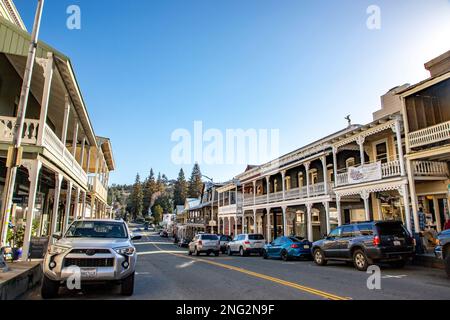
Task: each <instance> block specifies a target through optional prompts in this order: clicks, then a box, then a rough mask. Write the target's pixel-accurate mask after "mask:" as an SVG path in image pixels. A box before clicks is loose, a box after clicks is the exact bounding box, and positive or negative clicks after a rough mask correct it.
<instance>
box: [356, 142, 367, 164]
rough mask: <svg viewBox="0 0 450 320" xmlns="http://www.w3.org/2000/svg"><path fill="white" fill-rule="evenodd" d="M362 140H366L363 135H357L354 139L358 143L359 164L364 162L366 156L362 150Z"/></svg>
mask: <svg viewBox="0 0 450 320" xmlns="http://www.w3.org/2000/svg"><path fill="white" fill-rule="evenodd" d="M364 142H366V139H365V138H364V137H363V136H359V137H358V138H357V139H356V143H357V144H358V145H359V156H360V158H361V166H363V165H364V164H365V162H366V156H365V152H364Z"/></svg>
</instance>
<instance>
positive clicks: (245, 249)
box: [227, 234, 266, 257]
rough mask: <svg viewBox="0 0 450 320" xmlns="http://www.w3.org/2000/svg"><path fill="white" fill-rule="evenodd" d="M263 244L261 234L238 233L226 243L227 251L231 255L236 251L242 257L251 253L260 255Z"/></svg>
mask: <svg viewBox="0 0 450 320" xmlns="http://www.w3.org/2000/svg"><path fill="white" fill-rule="evenodd" d="M265 244H266V241H265V240H264V236H263V235H262V234H240V235H237V236H236V237H235V238H234V239H233V241H231V242H229V243H228V247H227V253H228V255H229V256H231V255H233V253H237V252H238V253H239V255H240V256H242V257H243V256H248V255H249V254H251V253H257V254H259V255H262V254H263V249H264V245H265Z"/></svg>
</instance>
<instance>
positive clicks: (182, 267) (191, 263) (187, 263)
mask: <svg viewBox="0 0 450 320" xmlns="http://www.w3.org/2000/svg"><path fill="white" fill-rule="evenodd" d="M194 263H195V261H189V262H185V263H182V264H180V265H178V266H176V268H177V269H184V268H187V267H190V266H192V265H193V264H194Z"/></svg>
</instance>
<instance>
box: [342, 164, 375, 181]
mask: <svg viewBox="0 0 450 320" xmlns="http://www.w3.org/2000/svg"><path fill="white" fill-rule="evenodd" d="M381 178H382V170H381V162H377V163H372V164H365V165H363V166H360V167H351V168H349V169H348V182H349V183H362V182H369V181H375V180H381Z"/></svg>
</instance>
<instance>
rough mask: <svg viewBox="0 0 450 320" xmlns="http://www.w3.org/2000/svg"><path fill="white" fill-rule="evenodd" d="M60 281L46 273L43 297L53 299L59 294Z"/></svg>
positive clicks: (42, 291)
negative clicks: (47, 275)
mask: <svg viewBox="0 0 450 320" xmlns="http://www.w3.org/2000/svg"><path fill="white" fill-rule="evenodd" d="M58 291H59V281H54V280H51V279H49V278H47V277H46V276H45V275H44V280H43V281H42V287H41V296H42V298H43V299H53V298H55V297H56V296H58Z"/></svg>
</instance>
